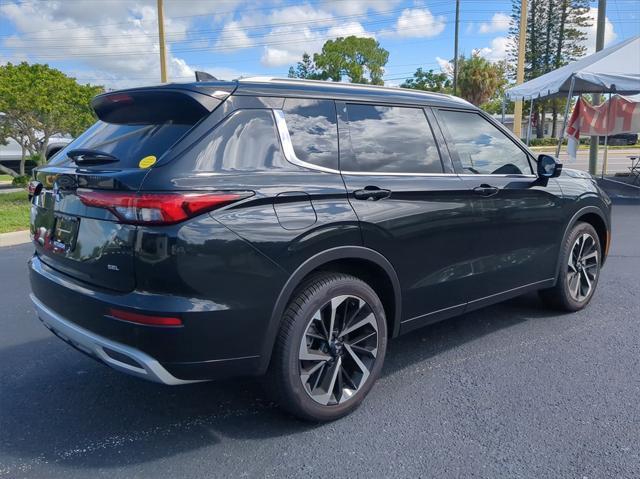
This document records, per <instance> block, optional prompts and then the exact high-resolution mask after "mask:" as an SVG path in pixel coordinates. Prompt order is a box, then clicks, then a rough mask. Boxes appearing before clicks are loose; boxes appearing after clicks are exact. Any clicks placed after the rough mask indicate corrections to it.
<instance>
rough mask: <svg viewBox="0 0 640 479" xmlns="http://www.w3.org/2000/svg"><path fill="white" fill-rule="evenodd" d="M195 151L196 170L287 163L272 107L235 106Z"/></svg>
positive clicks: (258, 167) (256, 167) (269, 166)
mask: <svg viewBox="0 0 640 479" xmlns="http://www.w3.org/2000/svg"><path fill="white" fill-rule="evenodd" d="M195 151H196V152H197V154H196V157H195V162H194V163H195V164H194V166H195V168H194V169H195V170H198V171H216V172H224V171H238V170H239V171H254V170H265V169H274V168H282V167H284V166H285V165H286V163H285V160H284V157H283V155H282V151H281V149H280V143H279V142H278V133H277V130H276V126H275V122H274V118H273V113H272V111H271V110H238V111H237V112H235V113H233V114H231V115H230V116H229V117H227V119H225V120H224V121H223V122H222V123H221V124H220V125H219V126H218V127H216V129H215V130H214V131H213V133H212V134H211V135H210V136H209V137H208V138H206V139H205V140H204V141H203V142H202V143H201V144H200V145H198V147H197V148H196V149H195Z"/></svg>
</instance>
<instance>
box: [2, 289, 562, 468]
mask: <svg viewBox="0 0 640 479" xmlns="http://www.w3.org/2000/svg"><path fill="white" fill-rule="evenodd" d="M552 315H554V313H553V312H550V311H548V310H545V309H543V308H541V305H540V303H539V301H538V299H537V296H535V295H528V296H524V297H521V298H517V299H515V300H511V301H508V302H506V303H503V304H500V305H497V306H493V307H490V308H485V309H483V310H480V311H477V312H473V313H469V314H466V315H463V316H460V317H458V318H454V319H451V320H448V321H446V322H442V323H438V324H434V325H431V326H427V327H425V328H422V329H420V330H417V331H415V332H413V333H410V334H409V335H406V336H403V337H401V338H398V339H396V340H393V341H391V342H390V348H389V351H388V354H387V360H386V365H385V368H384V370H383V376H385V377H393V375H395V374H398V372H399V371H401V370H402V369H404V368H407V367H411V366H414V365H416V364H418V363H421V362H425V361H429V360H430V359H431V358H435V357H438V356H439V355H441V354H443V353H445V352H446V351H448V350H450V349H453V348H456V347H458V346H461V345H463V344H465V343H467V342H470V341H474V340H476V339H478V338H480V337H483V336H486V335H491V334H494V333H496V332H498V331H500V330H503V329H505V328H509V327H512V326H514V325H517V324H519V323H522V322H523V321H529V320H536V319H538V318H544V317H547V316H552ZM0 364H2V371H3V372H2V376H0V377H1V378H2V386H1V388H0V444H1V446H0V447H1V448H2V450H3V451H2V452H3V454H2V455H3V456H4V457H6V456H7V455H9V456H11V457H13V458H15V463H16V464H24V463H30V462H33V463H41V462H49V463H52V462H53V463H58V464H64V465H67V466H72V467H79V468H84V467H101V468H105V467H107V468H109V467H122V466H126V465H129V464H139V463H145V462H148V461H153V460H156V459H159V458H166V457H171V456H174V455H178V454H181V453H185V452H189V451H194V450H197V449H199V448H205V447H211V446H215V445H216V444H218V443H220V442H222V441H225V440H226V439H227V438H231V439H236V440H244V441H246V440H260V439H263V438H268V437H278V436H285V435H290V434H297V433H300V432H303V431H307V430H310V429H313V428H317V427H322V426H320V425H314V424H309V423H305V422H302V421H299V420H296V419H294V418H292V417H290V416H288V415H286V414H284V413H282V412H281V411H280V410H279V409H278V407H277V406H276V405H275V404H273V403H272V402H271V401H270V400H269V399H268V398H267V396H266V395H265V394H264V392H263V389H262V387H261V385H260V382H259V381H258V380H256V379H251V378H249V379H233V380H225V381H218V382H212V383H199V384H193V385H186V386H180V387H169V386H163V385H159V384H154V383H149V382H146V381H141V380H138V379H135V378H131V377H128V376H126V375H123V374H120V373H117V372H115V371H112V370H111V369H109V368H107V367H105V366H103V365H101V364H99V363H97V362H94V361H91V360H90V359H88V358H85V357H84V356H82V355H80V354H78V353H77V352H75V351H73V350H72V349H70V348H68V347H67V346H65V345H64V344H63V343H62V342H60V341H59V340H57V339H56V338H53V337H51V338H48V339H42V340H38V341H32V342H29V343H26V344H21V345H17V346H12V347H9V348H5V349H3V350H0ZM374 394H375V389H374ZM6 468H9V469H10V468H11V465H9V466H7V465H5V469H6Z"/></svg>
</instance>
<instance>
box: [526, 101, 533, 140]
mask: <svg viewBox="0 0 640 479" xmlns="http://www.w3.org/2000/svg"><path fill="white" fill-rule="evenodd" d="M532 116H533V97H531V103H529V121H528V122H527V146H529V140H531V117H532Z"/></svg>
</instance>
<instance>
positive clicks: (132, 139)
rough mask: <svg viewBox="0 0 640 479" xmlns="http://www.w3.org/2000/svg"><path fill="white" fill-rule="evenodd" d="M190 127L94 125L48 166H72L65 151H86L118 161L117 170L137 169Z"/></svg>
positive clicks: (102, 122)
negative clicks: (83, 149)
mask: <svg viewBox="0 0 640 479" xmlns="http://www.w3.org/2000/svg"><path fill="white" fill-rule="evenodd" d="M192 127H193V125H190V124H177V123H172V122H166V123H162V124H135V125H127V124H115V123H107V122H104V121H98V122H96V123H95V124H94V125H93V126H92V127H91V128H89V129H88V130H87V131H85V132H84V133H83V134H82V135H80V136H79V137H78V138H77V139H76V140H74V141H72V142H71V143H70V144H69V145H67V146H66V147H65V148H64V149H63V150H61V151H60V152H58V153H57V154H56V155H55V156H54V157H53V158H52V159H51V160H50V161H49V164H50V165H55V166H64V165H67V164H69V165H71V164H74V160H73V159H71V158H69V157H68V156H67V152H69V151H71V150H74V149H78V148H86V149H91V150H97V151H101V152H104V153H108V154H110V155H113V156H115V157H116V158H118V160H120V161H118V163H116V166H117V167H118V168H138V164H139V163H140V160H142V159H143V158H146V157H148V156H155V157H156V158H160V157H161V156H162V155H163V154H164V153H165V152H166V151H167V150H168V149H169V148H170V147H171V146H172V145H173V144H174V143H175V142H176V141H178V140H179V139H180V138H181V137H182V136H183V135H184V134H185V133H186V132H187V131H189V130H190V129H191V128H192Z"/></svg>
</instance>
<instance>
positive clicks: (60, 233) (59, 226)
mask: <svg viewBox="0 0 640 479" xmlns="http://www.w3.org/2000/svg"><path fill="white" fill-rule="evenodd" d="M79 226H80V218H77V217H75V216H67V215H61V214H59V213H56V214H55V217H54V227H53V237H52V239H51V240H52V241H51V243H52V245H53V252H54V253H69V252H71V251H73V249H74V248H75V246H76V239H77V237H78V228H79Z"/></svg>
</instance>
